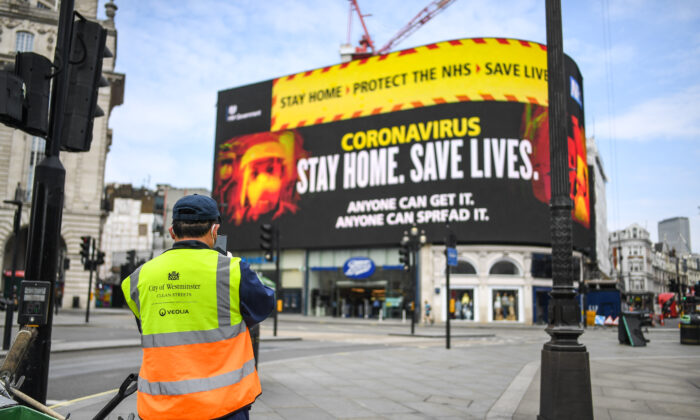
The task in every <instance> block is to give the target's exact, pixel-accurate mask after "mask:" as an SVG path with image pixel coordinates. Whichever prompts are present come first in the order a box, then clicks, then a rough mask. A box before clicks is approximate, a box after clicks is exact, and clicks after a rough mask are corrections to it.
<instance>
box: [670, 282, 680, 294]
mask: <svg viewBox="0 0 700 420" xmlns="http://www.w3.org/2000/svg"><path fill="white" fill-rule="evenodd" d="M668 290H669V292H674V293H675V292H678V284H676V280H674V279H671V280H670V281H669V284H668Z"/></svg>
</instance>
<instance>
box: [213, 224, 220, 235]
mask: <svg viewBox="0 0 700 420" xmlns="http://www.w3.org/2000/svg"><path fill="white" fill-rule="evenodd" d="M220 227H221V225H220V224H218V223H214V224H213V225H212V226H211V233H213V234H214V235H218V234H219V228H220Z"/></svg>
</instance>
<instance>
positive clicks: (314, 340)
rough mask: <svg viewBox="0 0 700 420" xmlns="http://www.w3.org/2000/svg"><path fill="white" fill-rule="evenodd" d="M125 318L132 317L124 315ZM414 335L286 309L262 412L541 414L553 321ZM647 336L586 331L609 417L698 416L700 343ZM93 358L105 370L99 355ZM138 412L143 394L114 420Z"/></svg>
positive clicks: (87, 406) (76, 409)
mask: <svg viewBox="0 0 700 420" xmlns="http://www.w3.org/2000/svg"><path fill="white" fill-rule="evenodd" d="M104 316H105V318H106V319H109V318H112V317H114V318H121V315H119V314H115V315H111V316H108V315H104ZM63 319H64V320H65V319H66V318H63ZM91 319H92V318H91ZM100 319H101V318H100ZM100 322H101V321H100V320H96V321H95V323H96V324H98V323H100ZM120 322H122V321H120ZM123 322H125V324H124V325H127V324H126V322H132V321H131V320H130V319H129V318H128V317H124V320H123ZM113 323H114V322H112V321H110V322H108V323H105V324H104V325H108V324H113ZM271 325H272V324H271V322H268V323H265V324H264V325H263V328H262V337H263V339H265V338H267V337H270V336H271V335H272V329H271ZM126 328H127V329H128V326H127V327H126ZM57 331H58V330H57ZM408 331H409V326H408V324H397V323H391V322H386V323H383V324H378V323H377V322H376V321H357V320H338V319H334V320H328V319H326V320H318V319H313V318H303V317H294V316H291V317H290V316H281V317H280V323H279V333H278V335H279V337H281V338H285V337H286V338H288V339H299V338H300V339H301V340H295V341H270V340H263V342H262V343H261V360H260V375H261V380H262V382H263V395H262V396H261V397H260V398H259V399H258V401H257V402H256V404H255V405H254V408H253V410H252V417H253V418H255V419H299V418H309V419H317V418H318V419H344V418H348V419H350V418H371V419H392V418H396V419H398V418H400V419H433V418H439V419H457V418H459V419H464V418H517V419H526V418H527V419H531V418H535V417H536V415H537V413H538V411H539V376H538V375H539V358H540V351H541V349H542V344H543V343H544V342H545V341H546V340H547V336H546V334H545V333H544V332H543V329H542V328H541V327H532V328H529V327H516V328H503V326H500V327H494V326H486V327H483V328H482V327H477V326H471V327H468V328H464V327H457V328H455V330H454V333H455V335H456V337H454V338H453V341H452V349H450V350H447V349H445V342H444V339H443V338H435V336H436V335H439V334H441V333H442V332H443V331H444V328H443V327H437V326H433V327H428V328H424V327H419V328H417V335H416V336H414V337H409V336H406V335H405V334H406V333H407V332H408ZM73 332H74V333H75V334H77V335H80V333H79V332H75V331H73ZM402 334H403V335H402ZM460 335H461V336H460ZM647 337H648V338H649V339H650V340H651V341H650V343H649V344H648V345H647V346H646V347H641V348H632V347H629V346H622V345H620V344H618V342H617V332H616V330H611V329H602V328H601V329H588V330H587V331H586V332H585V334H584V335H583V336H582V338H581V341H582V342H583V343H584V344H585V345H586V346H587V349H588V351H589V354H590V359H591V376H592V394H593V404H594V411H595V415H596V418H597V419H607V418H613V419H618V418H622V419H625V418H642V419H644V418H655V419H656V418H661V419H664V418H669V419H670V418H673V419H683V418H698V416H697V413H698V412H700V347H698V346H687V345H680V344H679V340H678V337H679V333H678V329H677V328H666V329H660V328H656V329H651V330H650V332H649V334H648V335H647ZM55 338H56V339H60V337H58V335H56V336H55ZM74 338H75V339H80V337H74ZM108 341H109V340H107V341H105V342H104V343H108ZM70 344H71V343H70V342H68V341H66V342H64V343H62V345H63V346H68V345H70ZM72 344H75V342H73V343H72ZM54 347H58V346H54ZM110 351H113V350H110ZM133 351H138V350H134V349H133V348H132V349H129V350H127V349H124V350H123V351H116V352H114V354H117V355H120V356H121V357H122V358H123V359H124V360H131V359H132V357H133V354H131V353H129V352H133ZM93 353H94V354H96V355H100V354H102V357H114V356H105V355H106V354H109V353H108V351H107V350H104V351H102V352H93V351H90V352H78V353H70V354H71V355H72V356H70V357H76V356H77V357H80V356H79V355H83V356H84V359H85V360H86V362H87V361H89V360H90V358H91V357H92V355H93ZM68 358H69V356H68V354H66V359H62V358H60V357H58V356H56V357H55V358H54V357H53V356H52V367H51V369H52V374H53V372H55V373H56V374H58V375H69V372H70V369H71V368H70V367H69V366H62V364H61V363H62V360H67V359H68ZM71 363H72V362H71ZM90 363H91V366H95V369H98V365H99V362H94V363H95V364H94V365H93V364H92V363H93V362H90ZM120 363H121V362H120ZM115 365H118V363H116V364H115ZM110 368H111V367H110ZM63 369H66V370H63ZM115 371H118V368H117V369H115ZM64 377H65V376H64ZM117 382H118V381H117ZM105 385H109V386H106V387H104V388H97V387H94V388H93V389H90V390H89V391H91V395H86V396H88V397H89V398H86V399H83V400H79V401H75V400H71V401H67V402H68V403H67V404H65V405H62V406H59V407H57V408H56V409H57V411H59V412H62V413H68V412H70V413H72V415H71V418H74V419H82V418H90V417H91V416H92V415H94V414H95V413H96V412H97V411H98V410H99V408H100V407H101V406H102V405H104V403H105V402H106V401H107V400H108V399H109V398H110V397H111V395H112V394H111V393H106V394H105V395H97V396H95V395H94V394H97V393H99V392H101V391H109V390H110V389H113V388H115V387H116V385H115V384H113V381H112V380H110V381H107V382H106V383H105ZM50 386H52V385H50ZM76 387H77V386H76ZM60 399H62V398H60ZM133 411H135V398H134V397H133V396H132V397H129V398H128V399H127V400H125V401H124V402H123V403H122V404H121V405H120V406H119V407H118V408H117V410H115V412H114V413H113V415H112V416H111V417H110V418H113V419H116V418H117V416H118V415H122V416H124V417H126V415H127V414H128V413H129V412H133Z"/></svg>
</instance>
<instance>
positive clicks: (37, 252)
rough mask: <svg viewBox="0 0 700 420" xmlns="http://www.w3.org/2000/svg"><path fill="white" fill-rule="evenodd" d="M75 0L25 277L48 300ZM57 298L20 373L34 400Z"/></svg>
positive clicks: (65, 7)
mask: <svg viewBox="0 0 700 420" xmlns="http://www.w3.org/2000/svg"><path fill="white" fill-rule="evenodd" d="M74 4H75V3H74V0H62V1H61V11H60V16H59V22H58V37H57V40H56V52H55V54H54V64H55V65H56V67H57V68H58V70H59V71H58V72H57V74H56V77H55V78H54V83H53V92H52V93H51V109H50V121H49V135H48V138H47V142H46V158H44V159H43V160H42V161H41V162H40V163H39V164H38V165H37V168H36V173H35V177H34V187H33V188H34V189H33V192H32V194H33V198H32V211H31V216H30V224H29V242H28V246H27V264H26V267H27V269H26V270H25V276H24V278H25V279H27V280H43V281H48V282H50V284H51V287H50V290H49V296H53V295H54V289H55V286H56V269H57V268H58V249H59V242H60V241H59V238H60V233H61V219H62V217H63V197H64V188H65V179H66V170H65V168H64V167H63V165H62V164H61V160H60V159H59V152H60V148H61V139H60V135H61V134H60V133H61V130H62V128H63V108H64V106H65V102H66V96H67V93H68V72H67V71H66V66H67V64H68V60H69V54H70V41H71V32H72V28H73V6H74ZM53 305H54V303H53V299H49V301H48V317H47V323H46V325H40V326H39V327H37V329H38V334H37V338H36V339H35V340H34V343H33V344H32V345H31V347H30V348H29V349H28V352H27V358H28V360H31V363H26V364H25V366H24V368H23V371H22V372H21V374H23V375H24V376H25V381H24V383H23V384H22V386H21V389H20V390H21V391H22V392H24V393H25V394H27V395H29V396H30V397H32V398H34V399H35V400H37V401H39V402H41V403H42V404H43V403H46V390H47V387H48V378H49V357H50V353H51V327H52V323H53Z"/></svg>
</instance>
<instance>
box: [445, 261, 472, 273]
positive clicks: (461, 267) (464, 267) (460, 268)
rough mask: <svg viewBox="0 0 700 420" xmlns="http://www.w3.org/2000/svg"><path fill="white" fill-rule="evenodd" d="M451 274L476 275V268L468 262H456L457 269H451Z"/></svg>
mask: <svg viewBox="0 0 700 420" xmlns="http://www.w3.org/2000/svg"><path fill="white" fill-rule="evenodd" d="M450 273H452V274H474V275H475V274H476V268H474V266H473V265H472V264H471V263H470V262H469V261H464V260H458V261H457V267H452V271H450Z"/></svg>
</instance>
